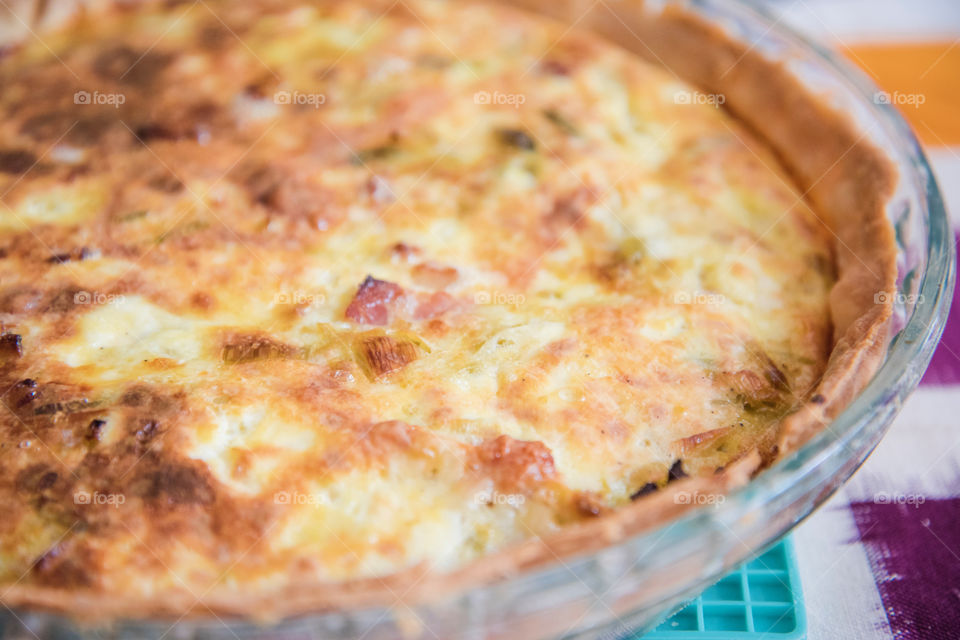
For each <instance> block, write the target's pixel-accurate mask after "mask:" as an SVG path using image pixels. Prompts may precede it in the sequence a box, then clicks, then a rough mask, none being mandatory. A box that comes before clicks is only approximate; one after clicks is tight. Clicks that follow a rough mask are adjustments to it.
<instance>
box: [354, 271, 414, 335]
mask: <svg viewBox="0 0 960 640" xmlns="http://www.w3.org/2000/svg"><path fill="white" fill-rule="evenodd" d="M402 297H403V288H402V287H400V285H397V284H394V283H392V282H386V281H385V280H377V279H376V278H374V277H372V276H367V279H366V280H364V281H363V284H361V285H360V288H359V289H357V294H356V295H355V296H354V297H353V300H351V301H350V304H349V305H347V311H346V316H347V318H349V319H350V320H353V321H354V322H359V323H360V324H372V325H377V326H384V325H386V324H388V323H389V322H390V312H391V308H392V307H393V306H394V305H395V304H396V303H397V302H399V300H400V299H401V298H402Z"/></svg>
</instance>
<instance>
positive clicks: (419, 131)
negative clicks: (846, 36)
mask: <svg viewBox="0 0 960 640" xmlns="http://www.w3.org/2000/svg"><path fill="white" fill-rule="evenodd" d="M214 7H215V9H214V10H215V11H217V13H218V15H219V18H218V17H216V16H213V15H211V13H210V10H208V9H207V8H206V6H205V5H202V4H201V5H193V6H191V7H188V8H186V9H184V8H183V7H181V6H178V7H176V8H165V9H161V8H156V9H150V8H141V9H138V10H127V11H124V12H119V13H117V14H110V15H105V16H97V17H95V18H90V19H89V21H87V22H80V23H78V24H76V25H73V26H72V27H71V28H70V29H67V30H65V31H63V32H62V33H55V34H50V35H49V36H48V37H45V42H46V43H47V44H48V45H49V46H50V50H47V49H45V48H44V47H42V46H41V45H40V44H39V43H35V44H28V45H27V46H26V47H25V48H24V49H23V50H21V51H19V52H17V53H16V54H14V55H10V56H7V57H6V58H4V59H3V60H2V61H0V69H2V75H3V77H4V78H5V89H4V91H3V92H2V94H0V108H2V110H3V113H4V117H3V118H2V119H0V130H2V131H3V134H4V135H3V138H2V139H3V140H5V141H7V143H6V144H8V145H9V146H8V148H5V149H0V193H3V194H4V195H3V198H2V199H3V205H4V206H3V207H2V210H0V227H2V228H3V229H4V231H5V235H4V238H3V246H2V251H3V254H2V255H3V258H2V259H0V319H2V322H3V332H4V337H3V338H2V343H0V348H2V354H0V355H2V357H3V362H2V365H3V376H4V379H5V381H6V385H5V387H4V388H9V391H8V392H7V393H6V395H5V396H4V411H3V418H2V420H0V426H2V430H3V431H2V444H3V447H4V451H5V452H6V453H5V454H4V455H5V458H4V465H3V468H2V470H0V492H2V494H3V495H2V499H0V509H2V510H3V517H2V518H0V522H2V525H0V526H2V529H0V576H2V579H3V580H6V581H8V582H12V581H16V580H20V581H26V583H28V584H30V583H33V584H37V585H59V586H62V587H64V588H68V589H83V590H89V591H91V592H92V593H97V594H102V595H103V597H104V598H109V597H110V596H111V595H112V594H123V595H124V596H125V597H134V598H136V597H143V598H144V599H145V601H147V600H148V599H149V598H155V597H162V596H163V595H164V594H169V593H174V592H179V591H183V590H186V591H187V592H190V593H201V592H204V591H205V590H208V589H210V588H213V587H214V586H216V588H218V589H221V588H222V589H232V590H236V591H237V592H238V593H255V592H256V590H257V589H268V588H272V587H276V586H277V585H281V584H283V583H284V581H285V580H288V579H290V576H291V575H294V574H296V575H298V576H303V575H306V576H308V577H310V578H311V579H319V580H325V581H341V580H350V579H355V578H361V577H367V576H384V575H388V574H391V573H394V572H397V571H401V570H403V569H406V568H410V567H413V566H415V565H417V564H423V565H425V566H429V567H431V568H433V569H435V570H446V569H451V568H454V567H457V566H460V565H462V564H464V563H466V562H468V561H470V560H472V559H475V558H478V557H482V556H483V555H485V554H488V553H490V552H492V551H495V550H498V549H501V548H503V547H505V546H506V545H509V544H511V543H514V542H517V541H520V540H522V539H525V538H527V537H529V536H533V535H546V534H548V533H550V532H553V531H555V530H557V529H558V528H560V527H563V526H565V525H567V524H570V523H572V522H576V521H578V520H581V519H583V518H592V517H597V516H598V514H600V515H602V514H603V513H604V512H605V511H606V510H609V509H615V508H617V507H618V506H621V505H623V504H626V503H628V502H629V501H630V500H631V498H634V499H636V498H637V497H639V495H640V494H642V493H649V492H650V491H653V490H655V489H656V488H658V487H661V486H663V485H664V484H665V483H667V482H669V481H670V479H671V478H672V477H675V476H676V475H678V474H679V473H681V472H682V473H686V474H689V475H709V474H713V473H714V472H715V471H716V470H717V469H718V468H720V467H722V466H724V465H726V464H728V463H730V462H731V461H733V460H736V459H737V458H738V457H740V456H742V455H744V454H745V452H747V451H749V450H752V449H754V448H757V447H759V448H761V449H763V448H764V447H768V446H769V445H770V443H771V440H772V437H773V434H774V432H775V430H776V426H777V424H778V422H779V421H780V419H781V418H782V417H783V415H785V414H786V413H787V412H789V411H790V409H791V408H792V407H793V406H794V405H795V403H797V402H798V401H799V400H800V399H802V398H803V397H804V396H805V394H806V393H807V392H808V390H809V389H811V387H812V386H813V384H814V383H815V382H816V380H817V379H818V376H819V375H820V374H821V373H822V371H823V367H824V362H825V359H826V356H827V351H828V347H829V340H830V324H829V319H828V312H827V306H826V298H827V293H828V291H829V289H830V286H831V283H832V266H831V265H832V258H831V254H830V246H829V242H828V239H827V238H826V237H825V235H824V232H823V230H822V229H821V227H820V225H819V224H818V221H817V219H816V217H815V216H814V214H813V213H812V212H811V211H810V210H809V209H808V208H807V207H806V205H805V204H804V203H803V201H802V198H801V197H800V196H799V195H798V194H797V193H796V192H795V190H794V189H793V188H792V187H791V186H790V185H789V184H788V183H787V182H786V181H785V180H784V178H783V176H782V175H781V173H780V172H779V170H778V169H777V168H776V163H775V161H774V159H773V158H772V157H771V155H770V154H769V153H768V152H767V151H766V149H764V148H763V147H762V146H761V145H759V144H757V143H756V142H755V141H753V140H752V139H751V137H750V135H749V134H748V133H747V132H746V131H744V130H743V129H742V128H741V127H740V126H739V125H738V124H737V123H736V122H735V121H733V120H731V118H730V117H729V116H728V115H727V114H726V113H725V112H724V111H723V110H720V109H717V108H716V96H714V97H713V99H711V97H710V96H704V95H703V94H700V93H697V92H695V91H694V90H693V89H691V88H690V87H687V86H685V85H684V84H682V83H681V82H679V81H678V80H677V79H675V78H673V77H672V76H670V75H669V74H667V73H666V72H664V71H662V70H659V69H656V68H653V67H651V66H649V65H647V64H646V63H644V62H642V61H640V60H638V59H636V58H634V57H632V56H630V55H628V54H626V53H625V52H623V51H621V50H619V49H616V48H614V47H612V46H609V45H607V44H605V43H603V42H600V41H598V40H596V39H594V38H593V37H591V36H588V35H585V34H582V33H577V32H576V31H570V32H567V31H566V30H565V29H564V28H562V27H560V26H558V25H555V24H552V23H550V22H546V21H542V20H539V19H536V18H532V17H530V16H526V15H522V14H519V13H515V12H513V11H510V10H507V9H503V8H493V7H488V6H483V5H474V4H468V3H461V2H457V3H454V2H442V1H434V0H408V1H407V2H405V3H402V6H400V5H395V4H394V5H393V6H392V7H391V5H390V3H389V2H386V3H380V2H374V1H370V2H332V3H321V4H319V5H311V6H296V5H290V4H287V3H276V4H274V3H269V2H266V3H259V2H251V3H243V4H242V6H241V5H231V6H229V7H226V6H223V7H221V6H220V5H217V4H214ZM221 10H222V11H221ZM220 18H222V19H223V20H224V21H225V22H224V23H221V21H220ZM54 54H55V55H54ZM74 74H76V75H75V76H74ZM671 470H672V472H671ZM84 496H86V497H84ZM30 567H33V569H30Z"/></svg>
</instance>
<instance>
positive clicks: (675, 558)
mask: <svg viewBox="0 0 960 640" xmlns="http://www.w3.org/2000/svg"><path fill="white" fill-rule="evenodd" d="M657 4H658V5H663V4H680V5H683V6H684V7H686V8H688V9H690V10H693V11H695V12H697V13H699V14H701V15H703V16H705V17H707V18H708V19H710V20H712V21H713V22H715V23H717V24H720V25H721V26H722V27H724V28H725V29H726V30H728V31H729V32H730V33H731V34H733V35H735V36H736V37H738V38H739V39H741V40H743V41H745V42H747V43H749V44H750V45H751V47H753V48H756V49H757V50H759V51H760V52H762V53H763V54H764V55H767V56H769V57H772V58H775V59H777V60H781V61H783V62H784V63H785V64H786V66H787V68H788V69H789V70H791V71H792V72H793V73H795V74H796V75H797V77H799V78H800V79H801V80H802V81H803V82H804V84H806V85H807V86H808V87H810V88H811V89H812V90H814V91H816V92H818V93H820V94H823V95H824V96H827V97H828V99H829V100H830V102H831V103H832V104H833V105H834V106H836V108H838V109H840V110H843V111H845V112H847V113H848V114H850V116H851V117H852V118H853V119H854V120H855V121H856V122H857V124H858V125H859V126H861V127H862V129H863V131H864V132H865V133H866V135H867V136H868V137H869V139H871V140H872V141H874V143H875V144H876V145H877V146H878V147H880V148H882V149H884V150H886V152H887V153H888V154H889V156H890V158H891V160H892V161H893V162H895V163H896V165H897V166H898V167H899V170H900V183H899V187H898V191H897V193H896V196H895V197H894V198H893V199H892V201H891V203H890V205H889V207H888V215H889V217H890V220H891V221H892V223H893V224H894V226H895V228H896V230H897V242H898V248H899V256H898V258H899V262H898V268H899V277H898V284H899V293H900V295H897V297H896V301H895V302H896V320H897V324H896V327H895V329H896V330H895V332H894V333H895V335H894V336H893V338H892V340H891V343H890V346H889V351H888V355H887V357H886V360H885V362H884V363H883V365H882V367H881V368H880V370H879V371H878V373H877V374H876V376H875V377H874V379H873V380H872V381H871V382H870V384H869V385H868V386H867V387H866V389H865V390H864V391H863V392H862V393H861V394H860V395H859V396H858V397H857V398H856V399H855V400H854V402H853V403H852V404H851V405H850V406H849V407H848V408H847V409H846V410H845V411H843V413H842V414H841V415H839V416H838V417H837V418H836V420H835V421H834V422H833V423H832V424H831V425H830V427H829V428H828V429H826V430H824V431H823V432H822V433H820V434H818V435H817V436H816V437H814V438H813V439H812V440H811V441H810V442H808V443H807V444H806V445H805V446H803V447H802V449H800V450H799V451H797V452H796V453H794V454H793V455H790V456H787V457H786V458H784V459H783V460H781V461H780V462H778V463H777V464H775V465H774V466H773V467H771V468H770V469H768V470H767V471H765V472H764V473H762V474H761V475H760V476H759V477H758V478H756V479H755V480H754V481H753V482H751V483H750V484H748V485H747V486H744V487H742V488H741V489H738V490H735V491H733V492H732V493H730V494H729V495H728V496H727V497H726V500H725V501H724V502H723V503H722V504H714V505H710V506H704V507H700V508H696V509H693V510H691V511H688V512H686V514H685V515H683V516H682V517H680V518H678V519H675V520H673V521H670V522H666V523H664V524H662V525H660V526H659V527H657V528H655V529H653V530H651V531H647V532H645V533H643V534H641V535H638V536H635V537H633V538H630V539H628V540H625V541H624V542H622V543H620V544H617V545H614V546H611V547H608V548H605V549H603V550H602V551H600V552H597V553H594V554H590V555H585V556H582V557H574V558H572V559H569V558H568V559H567V560H565V561H561V560H559V559H558V560H557V562H556V563H555V564H554V565H552V566H548V567H545V568H540V569H536V570H532V571H529V572H526V573H522V574H520V575H518V576H516V577H513V578H510V579H505V580H502V581H500V582H497V583H494V584H491V585H487V586H482V587H477V588H474V589H472V590H469V591H466V592H463V593H455V594H451V595H450V597H449V599H447V600H444V601H439V602H432V603H429V604H419V605H416V604H407V603H405V602H403V601H402V594H397V595H398V600H397V603H396V604H395V605H394V606H392V607H389V608H381V609H369V610H359V611H345V612H334V613H326V614H321V615H312V616H308V617H304V618H299V619H295V620H290V621H287V622H284V623H282V624H280V625H278V626H274V627H271V628H263V627H257V626H254V625H251V624H246V623H236V622H234V621H229V620H221V619H216V618H213V619H211V620H208V621H190V622H189V623H187V622H177V621H173V620H170V621H166V622H160V621H152V622H136V621H129V622H124V623H119V624H115V625H113V626H112V627H110V628H98V629H90V628H84V627H78V626H76V625H74V624H73V623H71V622H70V621H67V620H64V619H60V618H57V617H55V616H50V615H45V614H37V613H29V612H13V611H7V612H5V615H4V616H2V622H3V630H4V635H5V637H7V638H20V637H23V638H29V637H38V638H82V637H91V638H93V637H96V638H144V637H149V638H165V637H169V638H331V639H332V638H336V639H340V638H363V639H364V640H383V639H389V638H438V639H448V638H450V639H452V638H458V639H464V640H474V639H492V638H522V639H524V640H533V639H537V638H559V637H562V638H616V637H620V636H623V635H625V634H627V632H636V631H642V630H646V629H649V628H652V627H653V626H655V625H656V623H657V622H659V621H660V620H661V619H662V618H663V617H665V616H666V615H667V614H669V613H670V612H671V611H673V610H674V609H676V608H677V607H678V606H680V605H681V604H682V603H683V602H684V601H685V600H686V599H689V598H690V597H692V596H694V595H695V594H696V593H697V592H698V591H700V590H702V589H704V588H705V587H706V586H708V585H709V584H711V583H712V582H713V581H715V580H717V579H718V578H720V577H721V576H722V575H723V574H725V573H726V572H728V571H729V570H730V569H731V568H732V567H734V566H736V565H737V564H739V563H741V562H743V561H745V560H747V559H748V558H751V557H753V556H756V555H758V554H759V553H761V552H762V551H763V550H764V549H765V548H767V547H769V546H770V545H771V544H773V543H774V542H775V541H777V540H778V539H779V538H780V537H781V536H783V535H784V534H786V533H787V532H788V531H790V529H791V528H793V527H794V526H796V525H797V524H798V523H799V522H800V521H801V520H803V519H804V518H805V517H806V516H808V515H809V514H810V513H811V512H812V511H813V510H814V509H815V508H816V507H817V506H818V505H820V504H821V503H823V502H824V501H825V500H826V499H827V498H828V497H829V496H830V495H831V494H832V493H833V492H834V491H835V490H836V489H837V488H838V487H839V486H840V485H841V484H842V483H843V482H844V481H846V480H847V478H849V477H850V475H851V474H852V473H853V472H854V471H855V470H856V469H857V467H859V466H860V464H861V463H862V462H863V461H864V459H865V458H866V457H867V456H868V455H869V454H870V452H871V451H872V450H873V448H874V447H875V446H876V445H877V443H878V442H879V440H880V438H881V437H882V436H883V434H884V433H885V431H886V430H887V427H888V426H889V425H890V423H891V421H892V420H893V418H894V416H896V414H897V412H898V411H899V410H900V407H901V406H902V404H903V402H904V400H905V398H906V397H907V395H909V394H910V392H912V391H913V389H914V388H915V387H916V386H917V384H918V382H919V380H920V377H921V376H922V374H923V372H924V370H925V369H926V367H927V365H928V363H929V361H930V358H931V356H932V354H933V351H934V348H935V347H936V344H937V341H938V340H939V338H940V335H941V333H942V331H943V327H944V323H945V321H946V316H947V312H948V310H949V306H950V301H951V298H952V291H953V286H954V271H955V261H956V260H955V248H954V243H953V235H952V232H951V230H950V227H949V224H948V220H947V215H946V212H945V210H944V205H943V201H942V199H941V196H940V192H939V190H938V188H937V185H936V182H935V180H934V178H933V175H932V173H931V170H930V167H929V165H928V163H927V160H926V158H925V156H924V153H923V151H922V150H921V148H920V146H919V144H918V143H917V141H916V139H915V137H914V136H913V134H912V133H911V131H910V129H909V127H908V126H907V125H906V123H905V122H904V121H903V119H902V118H901V117H900V115H899V114H898V113H897V111H896V110H895V108H894V107H892V106H890V105H889V104H884V103H883V102H884V101H883V100H877V99H876V95H877V93H876V92H877V88H876V87H875V86H873V85H872V84H871V83H870V82H869V81H867V80H866V78H865V77H864V76H863V75H861V74H860V73H859V72H857V71H855V70H853V69H852V68H851V67H850V65H848V64H847V63H846V62H844V61H842V60H840V59H839V58H838V57H837V56H836V55H834V54H832V53H831V52H829V51H826V50H824V49H822V48H821V47H819V46H817V45H816V44H814V43H812V42H810V41H808V40H806V39H804V38H803V37H801V36H799V35H798V34H796V33H794V32H792V31H790V30H789V29H787V28H785V27H783V26H781V25H780V24H778V23H777V21H776V20H774V19H773V18H772V17H771V16H770V15H769V14H768V13H766V11H765V9H764V8H763V5H762V3H761V2H759V1H758V0H687V1H684V0H675V1H674V0H661V1H660V2H659V3H657Z"/></svg>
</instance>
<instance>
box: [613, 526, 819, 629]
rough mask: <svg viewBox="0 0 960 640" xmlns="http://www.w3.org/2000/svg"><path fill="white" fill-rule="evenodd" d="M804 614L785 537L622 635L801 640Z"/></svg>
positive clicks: (790, 547)
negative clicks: (664, 614) (646, 626)
mask: <svg viewBox="0 0 960 640" xmlns="http://www.w3.org/2000/svg"><path fill="white" fill-rule="evenodd" d="M806 637H807V617H806V614H805V612H804V608H803V591H802V590H801V588H800V574H799V571H798V570H797V558H796V555H795V554H794V551H793V543H791V542H790V539H789V538H786V539H784V540H783V541H782V542H780V543H779V544H777V545H775V546H774V547H772V548H771V549H770V550H768V551H767V552H766V553H764V554H763V555H761V556H760V557H758V558H756V559H755V560H752V561H750V562H748V563H747V564H745V565H743V566H742V567H740V568H739V569H736V570H735V571H733V572H732V573H730V574H729V575H727V576H726V577H724V578H723V579H721V580H720V581H719V582H718V583H716V584H715V585H713V586H712V587H710V588H709V589H707V590H706V591H704V592H703V593H702V594H700V596H699V597H697V598H696V599H695V600H693V601H692V602H690V603H689V604H688V605H687V606H685V607H684V608H683V609H681V610H680V611H678V612H677V613H675V614H674V615H673V616H671V617H670V618H668V619H667V620H666V621H664V622H663V623H662V624H661V625H660V626H659V627H657V628H656V629H655V630H653V631H651V632H650V633H648V634H646V635H644V636H630V637H629V638H628V639H626V640H759V639H760V638H763V640H804V639H805V638H806Z"/></svg>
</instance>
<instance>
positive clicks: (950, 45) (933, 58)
mask: <svg viewBox="0 0 960 640" xmlns="http://www.w3.org/2000/svg"><path fill="white" fill-rule="evenodd" d="M843 53H845V54H846V55H847V57H848V58H850V59H851V60H852V61H853V62H855V63H856V64H858V65H859V66H860V67H861V68H862V69H863V70H864V71H866V72H867V74H869V75H870V76H871V77H872V78H873V80H874V81H875V82H876V83H877V85H878V86H880V87H881V88H882V89H884V90H885V92H886V93H885V94H883V97H881V99H884V98H885V97H889V99H890V101H891V102H892V103H893V104H895V105H896V106H897V107H898V108H899V109H900V111H901V113H903V115H904V116H906V118H907V120H908V121H909V122H910V124H911V125H912V126H913V128H914V130H915V131H916V132H917V135H919V136H920V139H921V140H922V141H923V142H924V143H925V144H928V145H931V146H947V145H960V41H954V42H929V43H907V44H903V43H897V44H858V45H854V46H851V47H848V48H845V49H843Z"/></svg>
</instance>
